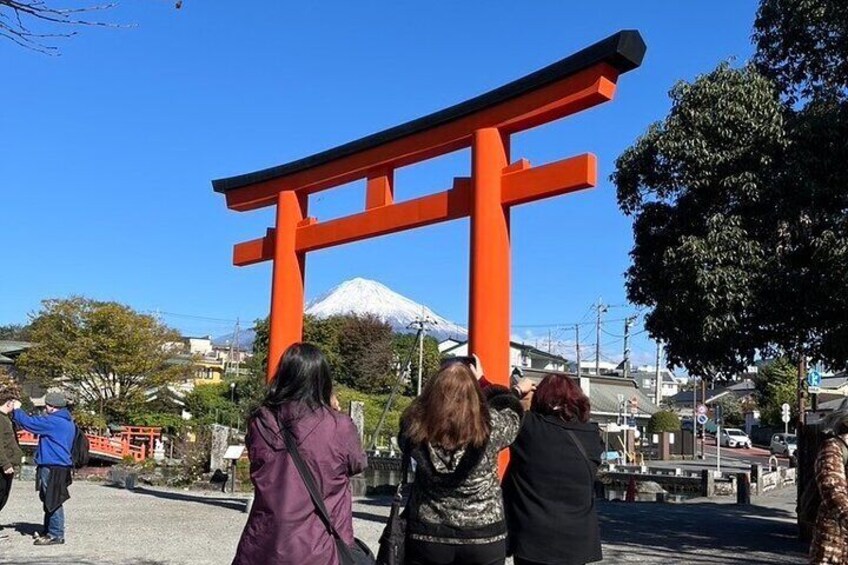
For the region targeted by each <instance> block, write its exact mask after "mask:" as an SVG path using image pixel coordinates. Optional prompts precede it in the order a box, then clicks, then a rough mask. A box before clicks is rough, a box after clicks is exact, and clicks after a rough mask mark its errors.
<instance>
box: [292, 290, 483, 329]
mask: <svg viewBox="0 0 848 565" xmlns="http://www.w3.org/2000/svg"><path fill="white" fill-rule="evenodd" d="M306 314H308V315H310V316H315V317H316V318H322V319H323V318H329V317H331V316H341V315H345V314H357V315H360V316H362V315H365V314H371V315H373V316H376V317H377V318H379V319H380V320H382V321H383V322H386V323H387V324H389V325H390V326H391V327H392V329H393V330H394V331H396V332H401V333H407V332H411V331H414V330H411V329H410V328H409V325H410V324H411V323H412V322H414V321H415V320H417V319H420V318H424V319H426V320H428V321H429V322H430V323H429V326H428V328H427V334H428V335H431V336H433V337H435V338H436V339H438V340H442V339H447V338H453V339H457V340H466V339H468V330H466V329H465V328H464V327H462V326H460V325H458V324H455V323H453V322H451V321H450V320H447V319H445V318H442V317H441V316H439V315H438V314H436V313H435V312H433V311H432V310H430V309H429V308H427V307H426V306H424V305H423V304H419V303H417V302H415V301H414V300H410V299H409V298H407V297H405V296H403V295H400V294H398V293H397V292H395V291H393V290H392V289H390V288H389V287H387V286H385V285H383V284H380V283H378V282H377V281H372V280H368V279H363V278H355V279H351V280H349V281H345V282H343V283H341V284H340V285H338V286H337V287H335V288H333V289H332V290H330V291H329V292H327V293H326V294H324V295H323V296H320V297H318V298H317V299H315V300H313V301H312V302H310V303H309V305H308V306H307V308H306Z"/></svg>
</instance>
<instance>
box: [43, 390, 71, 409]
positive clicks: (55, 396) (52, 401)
mask: <svg viewBox="0 0 848 565" xmlns="http://www.w3.org/2000/svg"><path fill="white" fill-rule="evenodd" d="M44 404H47V405H48V406H53V407H55V408H64V407H65V406H67V405H68V401H67V400H66V399H65V395H64V394H62V393H61V392H48V393H47V395H46V396H45V397H44Z"/></svg>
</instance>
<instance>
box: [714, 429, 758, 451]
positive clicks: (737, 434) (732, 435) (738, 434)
mask: <svg viewBox="0 0 848 565" xmlns="http://www.w3.org/2000/svg"><path fill="white" fill-rule="evenodd" d="M719 443H720V444H721V445H723V446H725V447H744V448H747V449H751V438H749V437H748V434H746V433H745V432H743V431H742V430H740V429H739V428H723V429H722V430H721V439H720V440H719Z"/></svg>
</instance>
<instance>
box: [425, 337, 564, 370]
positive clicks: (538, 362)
mask: <svg viewBox="0 0 848 565" xmlns="http://www.w3.org/2000/svg"><path fill="white" fill-rule="evenodd" d="M439 352H440V353H441V354H442V356H443V357H463V356H466V355H468V342H467V341H456V340H453V339H448V340H445V341H443V342H441V343H439ZM509 363H510V366H511V367H512V368H513V369H519V370H524V369H539V370H544V371H565V370H566V368H567V366H568V360H567V359H566V358H565V357H563V356H561V355H557V354H555V353H549V352H547V351H543V350H541V349H538V348H536V347H533V346H532V345H527V344H524V343H518V342H515V341H511V342H510V343H509Z"/></svg>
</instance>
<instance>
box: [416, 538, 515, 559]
mask: <svg viewBox="0 0 848 565" xmlns="http://www.w3.org/2000/svg"><path fill="white" fill-rule="evenodd" d="M405 553H406V565H503V564H504V563H505V562H506V540H502V541H496V542H493V543H483V544H467V545H454V544H448V543H432V542H428V541H418V540H413V539H407V540H406V552H405Z"/></svg>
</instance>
